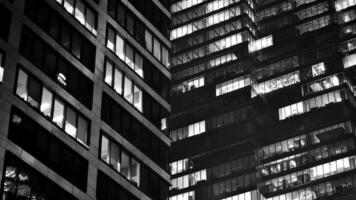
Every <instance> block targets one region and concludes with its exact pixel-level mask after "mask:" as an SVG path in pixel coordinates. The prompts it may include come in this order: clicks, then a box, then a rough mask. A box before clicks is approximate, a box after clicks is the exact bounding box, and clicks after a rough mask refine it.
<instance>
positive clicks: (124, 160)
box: [120, 151, 130, 179]
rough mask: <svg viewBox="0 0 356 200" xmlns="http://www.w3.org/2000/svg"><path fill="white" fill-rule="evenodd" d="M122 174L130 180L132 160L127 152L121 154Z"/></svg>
mask: <svg viewBox="0 0 356 200" xmlns="http://www.w3.org/2000/svg"><path fill="white" fill-rule="evenodd" d="M120 172H121V174H122V175H123V176H124V177H126V178H127V179H130V158H129V156H128V155H127V154H126V153H125V152H123V151H122V152H121V168H120Z"/></svg>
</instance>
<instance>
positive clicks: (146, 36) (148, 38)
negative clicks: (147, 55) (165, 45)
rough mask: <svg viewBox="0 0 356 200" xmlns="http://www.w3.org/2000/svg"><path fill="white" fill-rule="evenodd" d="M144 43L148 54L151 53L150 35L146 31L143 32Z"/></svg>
mask: <svg viewBox="0 0 356 200" xmlns="http://www.w3.org/2000/svg"><path fill="white" fill-rule="evenodd" d="M145 42H146V49H147V50H148V51H149V52H152V34H151V33H150V32H148V31H147V30H146V31H145Z"/></svg>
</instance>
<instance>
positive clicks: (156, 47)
mask: <svg viewBox="0 0 356 200" xmlns="http://www.w3.org/2000/svg"><path fill="white" fill-rule="evenodd" d="M153 55H154V56H155V57H156V58H157V59H158V60H161V44H160V43H159V41H158V40H157V39H156V38H154V39H153Z"/></svg>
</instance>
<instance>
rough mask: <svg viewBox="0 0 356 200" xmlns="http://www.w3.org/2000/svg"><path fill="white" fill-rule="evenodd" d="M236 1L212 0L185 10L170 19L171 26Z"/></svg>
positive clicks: (237, 0)
mask: <svg viewBox="0 0 356 200" xmlns="http://www.w3.org/2000/svg"><path fill="white" fill-rule="evenodd" d="M237 2H240V0H214V1H212V2H209V3H207V4H204V5H201V6H199V7H196V8H194V9H192V10H189V11H187V12H184V13H181V14H177V15H175V16H174V18H173V19H172V26H176V25H179V24H182V23H184V22H187V21H190V20H192V19H194V18H197V17H200V16H203V15H205V14H208V13H211V12H214V11H216V10H220V9H222V8H225V7H227V6H230V5H232V4H234V3H237Z"/></svg>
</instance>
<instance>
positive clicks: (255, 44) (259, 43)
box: [248, 35, 273, 53]
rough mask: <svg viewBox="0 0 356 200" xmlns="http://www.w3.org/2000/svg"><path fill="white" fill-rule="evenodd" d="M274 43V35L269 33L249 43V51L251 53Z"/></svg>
mask: <svg viewBox="0 0 356 200" xmlns="http://www.w3.org/2000/svg"><path fill="white" fill-rule="evenodd" d="M272 45H273V37H272V35H269V36H266V37H263V38H261V39H258V40H255V41H251V42H250V43H249V44H248V51H249V52H250V53H251V52H255V51H259V50H261V49H264V48H267V47H270V46H272Z"/></svg>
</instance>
